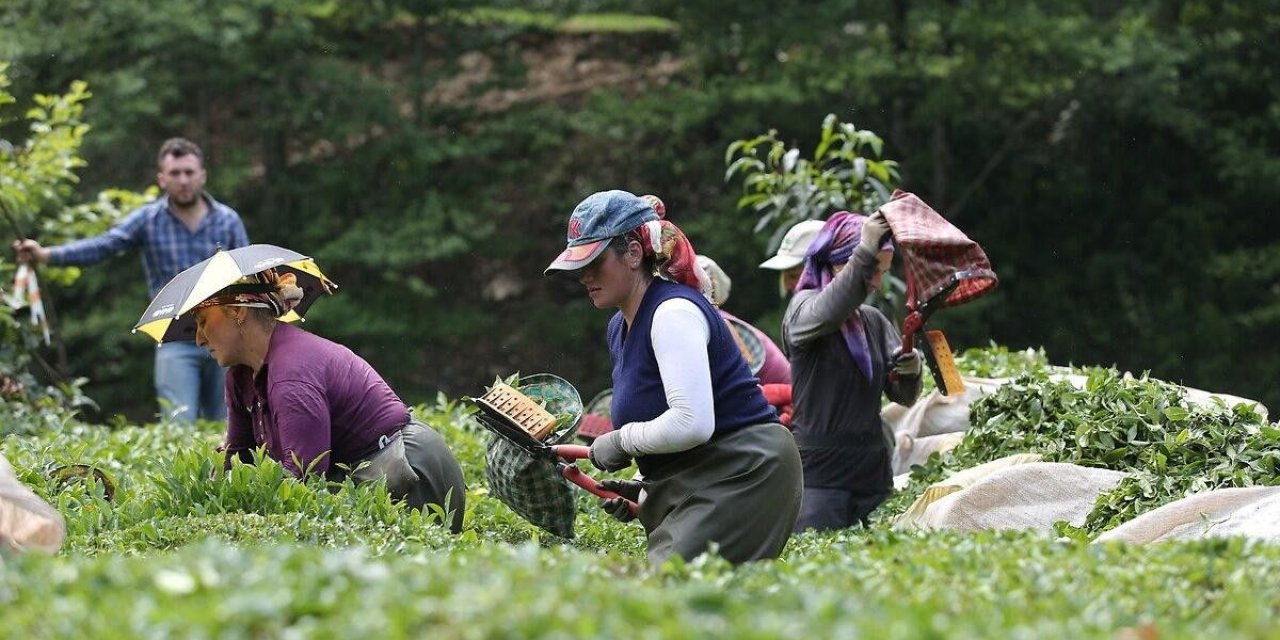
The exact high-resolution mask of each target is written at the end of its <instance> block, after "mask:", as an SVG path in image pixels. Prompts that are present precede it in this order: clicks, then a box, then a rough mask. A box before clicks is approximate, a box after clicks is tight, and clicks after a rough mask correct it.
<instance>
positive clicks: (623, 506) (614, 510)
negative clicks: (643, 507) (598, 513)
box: [600, 480, 645, 522]
mask: <svg viewBox="0 0 1280 640" xmlns="http://www.w3.org/2000/svg"><path fill="white" fill-rule="evenodd" d="M600 488H601V489H604V490H606V491H612V492H614V493H616V494H618V495H619V496H621V497H618V498H610V499H608V500H601V501H600V508H601V509H604V510H605V512H606V513H608V514H609V515H611V516H613V517H614V519H616V520H618V521H619V522H631V521H632V520H635V518H636V517H635V515H633V514H632V513H631V505H630V504H628V502H635V503H639V502H640V492H641V491H644V489H645V483H643V482H640V481H639V480H602V481H601V482H600Z"/></svg>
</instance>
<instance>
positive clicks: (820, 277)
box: [796, 211, 893, 380]
mask: <svg viewBox="0 0 1280 640" xmlns="http://www.w3.org/2000/svg"><path fill="white" fill-rule="evenodd" d="M866 220H867V217H866V216H864V215H862V214H859V213H850V212H848V211H837V212H835V213H834V214H832V215H831V217H830V218H828V219H827V222H826V224H824V225H823V226H822V230H821V231H819V232H818V235H817V237H815V238H814V239H813V242H812V243H811V244H810V245H809V251H808V252H807V253H806V254H805V258H804V271H802V272H801V273H800V281H799V282H798V283H797V284H796V291H804V290H805V289H816V290H818V291H822V290H823V289H826V288H827V285H829V284H831V281H832V280H834V279H835V270H834V269H833V268H832V267H834V266H835V265H838V264H845V263H846V262H848V261H849V258H850V257H851V256H853V252H854V250H855V249H857V248H858V243H859V242H861V241H862V223H863V222H866ZM886 249H887V250H889V251H892V250H893V243H892V242H891V241H890V240H889V239H888V238H887V237H886V238H885V241H884V243H883V244H881V245H880V250H881V251H884V250H886ZM840 332H841V333H843V334H844V341H845V344H846V345H847V346H848V347H849V353H850V354H851V355H852V356H853V361H854V362H855V363H857V365H858V369H859V370H860V371H862V375H863V376H865V377H866V379H867V380H870V379H871V351H870V348H869V347H868V346H867V332H866V331H865V330H864V329H863V327H862V316H861V315H860V314H858V312H857V311H855V312H853V313H851V314H849V317H848V318H847V319H845V321H844V324H843V325H842V326H841V327H840Z"/></svg>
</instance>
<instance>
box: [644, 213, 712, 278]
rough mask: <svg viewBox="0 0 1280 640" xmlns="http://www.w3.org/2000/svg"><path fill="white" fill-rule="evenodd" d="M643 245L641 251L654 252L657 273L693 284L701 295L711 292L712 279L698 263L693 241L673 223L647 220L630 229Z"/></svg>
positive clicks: (652, 254)
mask: <svg viewBox="0 0 1280 640" xmlns="http://www.w3.org/2000/svg"><path fill="white" fill-rule="evenodd" d="M632 233H634V234H635V235H636V237H637V239H638V240H639V241H640V246H641V247H643V248H644V255H645V256H646V257H647V256H653V258H654V266H656V267H657V269H658V273H657V275H658V277H660V278H662V279H663V280H670V281H672V282H678V283H680V284H683V285H686V286H690V287H693V288H694V289H696V290H698V292H699V293H702V294H703V295H704V296H705V295H709V294H710V292H711V281H710V279H709V278H707V274H706V273H705V272H704V271H703V270H702V268H701V267H699V266H698V262H697V254H696V253H695V252H694V250H693V244H692V243H690V242H689V238H687V237H686V236H685V235H684V232H683V231H681V230H680V227H677V226H676V225H675V224H673V223H671V222H668V221H667V220H650V221H649V222H646V223H644V224H642V225H640V226H639V227H636V229H635V230H634V231H632Z"/></svg>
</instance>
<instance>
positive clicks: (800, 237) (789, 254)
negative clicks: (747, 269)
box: [760, 220, 826, 271]
mask: <svg viewBox="0 0 1280 640" xmlns="http://www.w3.org/2000/svg"><path fill="white" fill-rule="evenodd" d="M824 224H826V223H825V222H823V221H822V220H803V221H801V222H797V223H796V224H795V226H793V227H791V228H790V229H788V230H787V235H785V236H782V244H780V245H778V253H776V254H774V256H773V257H772V258H769V259H768V260H765V261H764V262H761V263H760V268H761V269H774V270H775V271H786V270H787V269H790V268H792V267H798V266H800V265H801V264H802V263H803V262H804V254H805V253H806V252H808V251H809V245H810V244H811V243H812V242H813V239H814V238H816V237H818V232H819V231H822V226H823V225H824Z"/></svg>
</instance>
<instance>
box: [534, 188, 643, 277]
mask: <svg viewBox="0 0 1280 640" xmlns="http://www.w3.org/2000/svg"><path fill="white" fill-rule="evenodd" d="M657 219H658V214H657V212H655V211H654V209H653V205H652V204H650V203H649V201H648V200H645V199H644V198H641V197H639V196H637V195H635V194H634V193H630V192H627V191H620V190H617V189H615V190H613V191H599V192H597V193H593V194H591V195H589V196H587V199H586V200H583V201H582V202H579V203H578V206H576V207H574V208H573V213H572V214H570V215H569V230H568V232H567V233H566V238H567V240H568V246H567V247H565V250H564V252H562V253H561V254H560V255H559V256H558V257H557V258H556V259H555V260H552V261H551V264H550V265H548V266H547V268H546V269H545V270H544V271H543V272H542V273H543V275H550V274H552V273H555V272H557V271H577V270H578V269H581V268H583V267H585V266H587V265H589V264H591V261H592V260H595V259H596V258H597V257H598V256H599V255H600V254H601V253H602V252H603V251H604V249H605V247H607V246H609V240H611V239H612V238H614V237H616V236H620V235H622V234H624V233H626V232H628V231H631V230H632V229H635V228H636V227H638V226H640V225H642V224H644V223H646V222H649V221H651V220H657Z"/></svg>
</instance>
